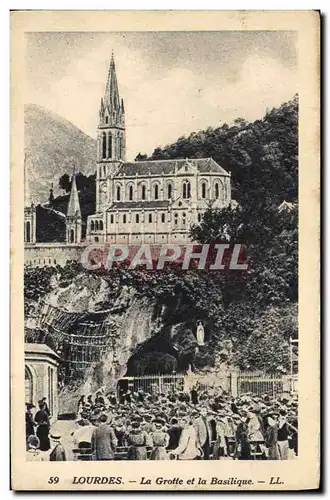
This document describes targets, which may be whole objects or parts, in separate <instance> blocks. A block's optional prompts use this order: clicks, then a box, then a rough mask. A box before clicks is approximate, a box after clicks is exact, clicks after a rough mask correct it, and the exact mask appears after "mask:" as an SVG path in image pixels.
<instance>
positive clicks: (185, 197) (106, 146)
mask: <svg viewBox="0 0 330 500" xmlns="http://www.w3.org/2000/svg"><path fill="white" fill-rule="evenodd" d="M95 163H96V203H95V213H93V214H91V215H88V217H87V222H86V231H84V237H83V232H82V226H83V221H82V214H81V207H80V200H79V193H78V191H77V186H76V181H75V176H74V175H73V179H72V187H71V193H70V199H69V203H68V208H67V213H66V214H62V215H63V217H64V219H65V241H62V242H61V243H60V242H59V243H58V244H56V242H53V243H52V244H48V245H47V244H43V243H38V242H37V239H36V226H37V224H38V221H37V220H36V212H35V207H34V205H33V203H31V200H30V197H29V195H26V196H25V209H24V216H25V217H24V219H25V224H24V228H25V237H24V241H25V250H26V252H25V254H26V260H27V263H28V264H30V265H35V264H36V262H37V264H38V262H39V265H42V264H43V262H44V263H46V264H47V263H49V264H51V265H52V264H54V261H55V263H56V261H58V262H61V263H62V264H63V262H64V263H65V262H66V261H67V260H68V258H70V259H74V260H75V259H76V258H79V255H80V253H81V250H80V249H81V247H83V246H85V245H88V244H89V243H92V242H100V243H102V242H106V243H110V244H111V243H122V244H124V243H127V244H141V243H150V244H152V243H155V244H162V243H188V242H189V229H190V226H191V225H192V224H197V223H199V222H200V221H201V219H202V214H203V213H204V212H205V211H206V210H207V209H208V208H220V209H221V208H224V207H227V206H229V205H231V204H233V203H235V202H233V200H231V177H230V174H229V173H228V172H226V171H225V170H224V169H223V168H222V167H221V166H220V165H218V163H216V162H215V161H214V160H213V159H212V158H198V159H192V158H181V159H170V160H156V161H155V160H152V161H151V160H146V161H129V162H127V161H126V125H125V107H124V101H123V99H121V98H120V95H119V88H118V81H117V75H116V67H115V60H114V56H113V55H112V57H111V61H110V66H109V71H108V77H107V83H106V87H105V93H104V97H103V98H102V99H101V104H100V109H99V124H98V128H97V150H96V162H95ZM27 184H28V179H27V176H26V178H25V186H27ZM26 191H27V188H26ZM84 224H85V221H84ZM37 250H38V251H37ZM49 253H50V254H51V256H49V255H48V254H49ZM56 255H57V256H58V258H57V260H56V257H55V256H56ZM61 255H62V258H61ZM36 256H37V257H38V259H36V258H34V257H36Z"/></svg>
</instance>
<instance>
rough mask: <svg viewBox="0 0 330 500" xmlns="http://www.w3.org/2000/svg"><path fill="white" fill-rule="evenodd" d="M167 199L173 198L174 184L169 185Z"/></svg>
mask: <svg viewBox="0 0 330 500" xmlns="http://www.w3.org/2000/svg"><path fill="white" fill-rule="evenodd" d="M167 198H168V199H170V198H172V184H167Z"/></svg>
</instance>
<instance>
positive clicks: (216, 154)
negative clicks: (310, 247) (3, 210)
mask: <svg viewBox="0 0 330 500" xmlns="http://www.w3.org/2000/svg"><path fill="white" fill-rule="evenodd" d="M32 14H33V13H32ZM18 15H19V13H18ZM85 15H86V16H88V13H85ZM315 21H316V18H315ZM316 24H317V23H316ZM298 35H299V33H298V30H297V29H294V28H292V29H272V30H270V29H267V27H265V29H228V28H226V29H222V30H221V29H219V30H214V29H210V30H207V29H205V30H203V31H202V30H201V31H199V30H194V29H191V30H189V29H182V30H178V31H171V30H166V29H164V30H160V29H155V30H153V31H151V30H150V29H149V30H145V31H141V30H140V31H134V30H125V29H123V30H117V29H116V30H115V31H104V30H102V29H99V30H89V31H82V30H81V31H80V30H78V29H77V30H74V29H72V30H70V29H63V30H61V29H60V27H59V28H58V29H57V28H56V29H55V30H54V27H53V29H51V30H49V31H48V30H45V29H43V30H40V31H38V30H31V29H30V28H29V29H27V30H26V31H25V30H24V34H23V38H22V43H23V44H24V55H23V60H24V67H23V68H22V71H24V79H25V91H24V98H23V100H22V102H21V104H22V110H23V111H22V117H23V119H24V126H23V127H22V134H21V136H20V137H22V140H23V142H22V145H21V155H20V159H21V164H20V165H19V167H18V172H19V171H20V172H21V173H23V171H24V186H23V188H24V210H23V206H22V208H21V209H20V214H17V217H21V218H22V224H21V226H20V228H21V231H22V232H21V233H20V234H18V236H17V241H19V242H20V243H19V244H20V245H22V248H23V245H24V248H23V253H22V259H21V260H23V262H22V266H21V267H22V268H21V272H22V288H21V292H22V299H21V300H22V310H23V311H24V312H23V314H24V318H22V327H21V329H20V330H21V331H20V332H18V331H16V333H15V338H17V337H19V336H20V337H21V341H22V346H23V343H24V347H22V349H24V390H23V391H21V393H20V394H21V396H20V398H19V401H18V399H17V403H16V404H17V406H16V408H20V410H19V411H20V412H21V413H20V415H21V416H22V417H23V411H24V410H25V428H24V426H23V422H22V421H21V420H22V417H21V420H18V419H17V420H16V425H17V426H19V427H21V430H20V433H19V436H20V442H19V443H18V444H17V446H18V447H19V449H20V450H23V454H24V456H25V458H24V462H25V463H31V467H33V466H34V467H37V463H38V462H63V461H65V462H72V463H73V462H75V463H76V467H77V468H76V469H75V471H77V470H79V467H81V471H84V472H81V474H79V473H77V472H75V473H74V474H72V477H71V479H70V481H71V483H70V484H71V485H72V486H71V488H72V489H74V488H75V486H74V485H84V486H85V487H86V488H90V489H97V488H98V486H97V485H105V487H107V488H108V489H111V488H114V487H115V485H119V486H120V485H124V484H127V482H128V483H133V484H131V486H132V487H133V486H134V485H136V484H138V485H139V486H140V489H144V488H145V489H152V487H153V486H155V487H156V488H157V486H158V487H159V486H160V487H164V486H166V485H167V486H168V487H173V485H174V486H175V485H177V487H179V488H180V485H182V489H185V486H184V485H186V484H188V485H189V484H190V485H191V487H192V488H195V489H198V485H202V486H203V487H204V488H209V489H212V488H221V487H223V488H224V489H225V488H226V487H227V486H230V487H236V488H237V487H239V488H242V489H244V487H251V488H252V489H254V486H253V485H256V484H259V486H260V487H261V488H262V487H266V486H267V487H268V488H271V486H272V485H274V486H275V487H280V485H284V482H282V478H281V477H280V474H279V473H275V472H274V473H272V474H271V475H270V476H269V478H268V476H267V478H266V479H265V480H264V479H263V477H261V478H260V480H258V481H257V480H255V479H253V477H252V476H251V478H252V479H249V477H250V476H248V475H247V474H245V475H244V474H243V475H242V474H241V475H240V474H239V472H238V470H239V469H237V467H240V465H239V464H240V463H241V462H247V464H252V465H251V467H253V471H258V470H259V469H260V467H261V464H256V463H255V462H256V461H270V463H271V464H273V466H274V467H275V466H276V464H277V463H278V462H284V461H290V464H292V463H293V462H298V463H299V459H300V458H301V453H303V452H302V451H301V450H302V449H303V445H302V444H301V414H300V412H301V411H302V401H303V402H304V401H305V397H304V396H303V395H301V390H302V385H301V378H300V371H301V370H302V368H303V367H302V362H301V356H300V350H301V349H302V347H301V344H302V342H303V340H302V339H301V335H300V322H299V314H300V312H299V314H298V303H299V311H300V302H299V301H300V293H301V288H300V272H301V269H300V267H299V266H300V265H301V263H300V262H299V265H298V254H299V252H300V250H301V240H300V237H301V232H300V231H301V227H302V226H301V221H302V220H303V218H302V217H303V215H302V210H301V192H300V189H301V187H300V186H301V167H300V147H301V142H300V135H299V134H300V133H301V129H300V123H301V119H302V118H301V116H300V113H301V111H300V109H301V102H300V99H301V96H300V89H301V73H300V67H299V36H298ZM315 51H316V46H315ZM302 99H304V95H303V97H302ZM302 105H303V106H304V102H303V104H302ZM12 147H15V143H13V145H12ZM316 151H317V150H316ZM22 194H23V193H22ZM304 202H306V198H304ZM316 203H317V202H316ZM317 207H318V205H316V210H317ZM314 209H315V204H314ZM12 210H13V208H12ZM15 211H17V212H18V206H17V207H15ZM23 212H24V221H23ZM315 220H317V216H316V219H315ZM298 221H299V226H298ZM23 233H24V234H23ZM314 238H315V242H316V244H317V235H316V234H315V235H314ZM299 261H300V259H299ZM298 275H299V279H298ZM315 293H317V291H316V292H315ZM315 312H316V311H315ZM316 324H317V323H316ZM315 355H316V351H315ZM316 357H317V355H316ZM15 366H16V365H14V366H13V365H12V372H13V370H15ZM22 368H23V367H22ZM20 373H21V372H20ZM315 374H316V372H315ZM22 383H23V381H22ZM23 393H24V395H23ZM316 397H317V395H316ZM17 398H18V396H17ZM301 398H302V399H301ZM16 418H17V415H16ZM305 432H306V429H305ZM15 439H17V441H18V437H17V438H15ZM15 442H16V441H15ZM315 445H316V442H315ZM101 461H114V462H120V463H118V464H117V465H116V467H118V469H116V471H117V472H118V471H119V467H121V466H124V465H121V463H122V462H125V461H143V462H144V464H145V465H144V472H143V474H142V476H141V477H139V479H135V478H133V479H132V480H131V481H125V480H124V479H123V472H122V471H121V472H120V473H118V475H117V472H116V473H114V472H110V475H114V477H106V476H109V472H108V473H107V474H106V475H104V471H105V469H103V473H102V474H101V473H100V474H98V473H97V472H96V471H97V470H98V469H97V467H101V464H99V465H97V464H95V467H96V468H95V469H93V473H92V469H90V470H89V469H88V468H87V469H86V464H83V462H89V463H90V467H92V466H93V463H94V462H101ZM157 461H167V462H166V464H170V463H171V461H180V466H181V464H182V463H183V462H188V463H190V464H191V463H192V461H203V462H204V461H212V462H213V463H214V465H215V463H216V462H217V463H218V465H215V468H213V469H212V470H213V471H218V472H217V473H214V472H213V473H212V474H211V476H210V477H208V478H207V479H205V482H204V483H203V482H202V481H204V479H202V478H201V477H200V478H199V479H197V478H194V480H193V482H192V483H189V480H187V479H182V480H181V479H179V476H180V474H179V469H178V465H179V464H177V465H176V467H177V475H178V477H177V478H176V479H175V478H174V476H173V473H171V476H170V477H171V479H166V477H167V476H166V474H165V472H164V471H165V469H163V472H162V468H160V469H159V472H158V473H155V472H153V473H152V476H153V477H152V478H151V476H150V478H149V477H148V471H149V466H150V467H152V462H157ZM219 462H221V463H219ZM146 464H147V465H146ZM163 465H164V464H163ZM269 465H270V464H269ZM297 465H298V464H297ZM73 466H74V464H73ZM84 466H85V468H83V467H84ZM200 466H201V464H200ZM200 466H199V467H200ZM229 466H230V467H229ZM52 467H55V468H56V467H58V466H57V465H56V464H52ZM93 467H94V466H93ZM111 467H112V466H111ZM130 467H131V469H132V464H131V466H130ZM134 467H135V465H134ZM154 467H156V465H154ZM166 467H168V465H166ZM208 467H209V466H208V465H207V464H205V465H203V466H202V468H200V475H203V474H202V471H206V472H207V471H208ZM222 467H225V468H226V471H228V470H231V473H230V475H228V472H226V473H225V474H222V473H221V468H222ZM249 467H250V466H249ZM287 467H288V465H284V464H283V468H282V471H283V470H285V468H287ZM31 470H32V469H31ZM36 470H37V469H36ZM54 470H58V469H54ZM127 470H128V469H125V471H126V473H127ZM151 470H153V471H155V470H156V469H151V468H150V471H151ZM171 470H175V469H173V468H172V469H171ZM186 470H187V469H186ZM196 470H198V469H196ZM209 470H211V469H209ZM223 470H225V469H223ZM246 470H248V469H246ZM261 470H262V469H260V471H261ZM88 471H89V473H88ZM249 474H251V473H249ZM105 478H106V480H105ZM60 481H61V475H60V474H59V473H58V472H56V473H55V472H54V474H53V475H51V477H50V478H49V480H48V483H49V484H48V487H51V486H52V485H54V486H56V485H57V484H58V483H60ZM181 481H182V482H181ZM187 481H188V482H187ZM198 481H200V482H198ZM49 485H50V486H49ZM58 485H59V484H58ZM110 485H111V486H110ZM44 487H45V489H46V488H47V484H45V486H44ZM122 488H124V489H125V487H124V486H122ZM186 488H187V487H186Z"/></svg>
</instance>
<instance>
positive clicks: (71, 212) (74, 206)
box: [67, 172, 81, 218]
mask: <svg viewBox="0 0 330 500" xmlns="http://www.w3.org/2000/svg"><path fill="white" fill-rule="evenodd" d="M76 215H77V216H78V217H80V218H81V210H80V203H79V195H78V190H77V184H76V174H75V172H73V175H72V185H71V193H70V199H69V204H68V211H67V216H68V217H75V216H76Z"/></svg>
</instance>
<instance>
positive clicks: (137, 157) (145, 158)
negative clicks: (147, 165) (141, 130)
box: [135, 153, 148, 161]
mask: <svg viewBox="0 0 330 500" xmlns="http://www.w3.org/2000/svg"><path fill="white" fill-rule="evenodd" d="M147 159H148V155H146V154H145V153H143V154H142V153H138V154H137V156H136V157H135V161H144V160H147Z"/></svg>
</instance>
